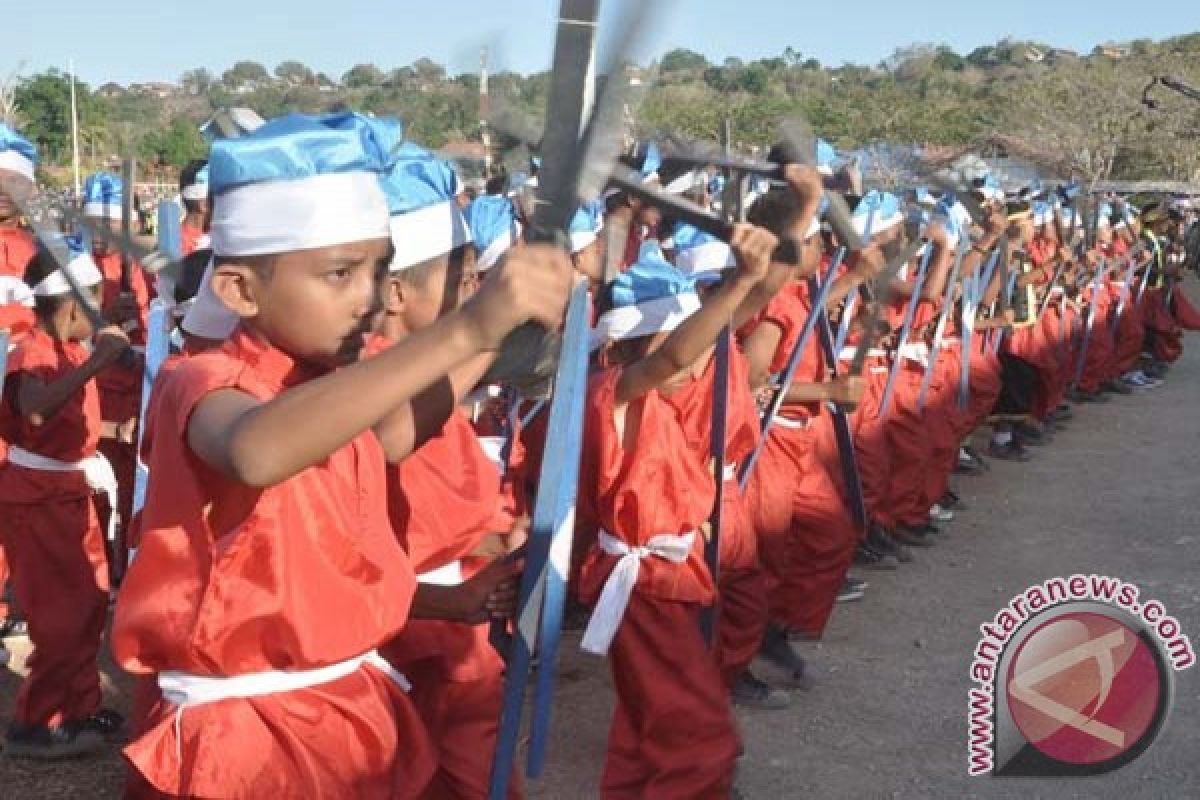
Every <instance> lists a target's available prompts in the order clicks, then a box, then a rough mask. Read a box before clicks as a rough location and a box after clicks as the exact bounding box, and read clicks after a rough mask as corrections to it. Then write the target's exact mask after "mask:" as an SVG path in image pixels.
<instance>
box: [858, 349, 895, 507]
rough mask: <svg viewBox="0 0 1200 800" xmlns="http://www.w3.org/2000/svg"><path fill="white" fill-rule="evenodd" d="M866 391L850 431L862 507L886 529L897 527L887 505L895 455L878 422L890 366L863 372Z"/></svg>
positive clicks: (873, 366)
mask: <svg viewBox="0 0 1200 800" xmlns="http://www.w3.org/2000/svg"><path fill="white" fill-rule="evenodd" d="M863 380H864V383H865V384H866V388H865V389H864V390H863V396H862V402H860V403H859V406H858V408H857V409H856V410H855V412H854V413H853V414H852V415H851V416H850V427H851V430H852V432H853V434H854V455H855V458H857V460H858V474H859V479H860V480H861V482H862V489H863V503H864V504H865V505H866V507H867V516H868V517H870V519H872V520H874V521H875V522H878V523H879V524H881V525H883V526H884V527H891V526H892V525H894V524H895V520H894V519H892V515H891V507H890V506H888V504H887V492H888V486H889V483H890V482H891V478H890V473H891V468H892V453H891V449H890V448H889V446H888V441H887V437H886V436H885V435H884V432H883V421H882V420H881V419H880V418H879V403H880V401H881V400H882V399H883V390H884V385H885V384H886V383H887V366H886V364H885V363H882V362H879V361H875V363H873V364H870V365H868V366H867V368H866V370H865V371H864V372H863Z"/></svg>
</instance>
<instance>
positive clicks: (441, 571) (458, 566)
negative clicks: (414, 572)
mask: <svg viewBox="0 0 1200 800" xmlns="http://www.w3.org/2000/svg"><path fill="white" fill-rule="evenodd" d="M462 582H463V571H462V562H461V561H451V562H450V563H449V564H445V565H443V566H440V567H438V568H437V569H431V570H429V571H428V572H422V573H421V574H420V575H418V576H417V583H425V584H429V585H431V586H458V585H459V584H461V583H462Z"/></svg>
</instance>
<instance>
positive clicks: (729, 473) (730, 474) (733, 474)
mask: <svg viewBox="0 0 1200 800" xmlns="http://www.w3.org/2000/svg"><path fill="white" fill-rule="evenodd" d="M721 475H722V476H723V477H724V478H725V482H726V483H728V482H729V481H736V480H737V477H738V465H737V464H726V465H725V469H724V470H722V472H721Z"/></svg>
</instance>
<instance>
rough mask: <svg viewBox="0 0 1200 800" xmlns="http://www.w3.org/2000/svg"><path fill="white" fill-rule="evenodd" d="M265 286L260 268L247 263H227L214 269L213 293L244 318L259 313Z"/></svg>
mask: <svg viewBox="0 0 1200 800" xmlns="http://www.w3.org/2000/svg"><path fill="white" fill-rule="evenodd" d="M265 286H266V284H265V282H264V281H263V278H262V276H261V275H260V274H259V272H258V270H256V269H254V267H251V266H249V265H247V264H236V263H226V264H221V265H219V266H217V267H216V268H215V269H214V270H213V274H212V290H213V294H215V295H216V296H217V299H219V300H220V301H221V302H222V303H224V304H225V305H226V306H228V307H229V309H230V310H231V311H232V312H233V313H235V314H237V315H238V316H239V317H241V318H243V319H247V318H250V317H254V316H257V315H258V311H259V303H260V302H261V300H262V293H263V290H264V289H265Z"/></svg>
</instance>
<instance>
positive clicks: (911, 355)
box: [897, 342, 929, 367]
mask: <svg viewBox="0 0 1200 800" xmlns="http://www.w3.org/2000/svg"><path fill="white" fill-rule="evenodd" d="M897 354H898V355H899V356H900V357H901V358H905V359H908V360H909V361H912V362H914V363H916V364H920V365H921V366H922V367H927V366H929V345H927V344H925V343H924V342H909V343H908V344H906V345H904V346H903V347H901V348H900V349H899V351H898V353H897Z"/></svg>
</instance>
